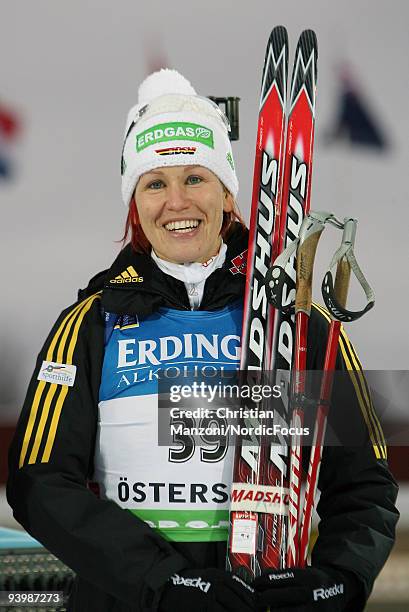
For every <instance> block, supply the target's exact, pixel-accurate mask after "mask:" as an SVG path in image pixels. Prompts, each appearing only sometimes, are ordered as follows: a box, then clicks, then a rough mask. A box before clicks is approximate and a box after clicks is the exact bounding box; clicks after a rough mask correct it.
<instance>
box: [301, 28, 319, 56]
mask: <svg viewBox="0 0 409 612" xmlns="http://www.w3.org/2000/svg"><path fill="white" fill-rule="evenodd" d="M297 48H301V49H302V51H303V52H304V54H305V56H309V55H311V53H312V51H314V52H315V53H314V54H315V61H317V57H318V41H317V35H316V33H315V32H314V30H303V31H302V32H301V34H300V37H299V39H298V44H297Z"/></svg>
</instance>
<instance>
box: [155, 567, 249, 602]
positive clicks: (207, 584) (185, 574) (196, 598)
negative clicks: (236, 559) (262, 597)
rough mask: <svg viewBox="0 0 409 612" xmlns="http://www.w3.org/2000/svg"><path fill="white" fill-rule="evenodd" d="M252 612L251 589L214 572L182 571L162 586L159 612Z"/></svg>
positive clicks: (236, 579)
mask: <svg viewBox="0 0 409 612" xmlns="http://www.w3.org/2000/svg"><path fill="white" fill-rule="evenodd" d="M180 611H181V612H254V611H255V602H254V589H253V588H252V587H251V586H249V585H248V584H246V583H245V582H244V581H243V580H241V578H239V577H238V576H235V575H234V574H232V573H230V572H225V571H223V570H218V569H204V570H182V571H181V572H179V573H178V574H174V575H173V576H171V577H170V578H169V581H168V582H167V583H166V586H165V589H164V591H163V593H162V596H161V599H160V601H159V612H180Z"/></svg>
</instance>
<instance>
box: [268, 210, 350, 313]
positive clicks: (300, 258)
mask: <svg viewBox="0 0 409 612" xmlns="http://www.w3.org/2000/svg"><path fill="white" fill-rule="evenodd" d="M326 223H331V224H332V225H335V226H336V227H338V228H342V227H343V224H342V223H341V222H340V221H338V219H337V218H336V217H335V216H334V215H333V214H332V213H329V212H326V211H316V212H313V211H311V212H310V213H309V214H308V215H306V217H305V218H304V220H303V222H302V224H301V227H300V231H299V236H298V238H297V239H296V240H293V241H292V242H290V244H289V245H288V246H287V247H286V248H285V249H284V250H283V251H282V253H281V254H280V255H279V256H278V257H277V258H276V259H275V261H274V263H273V266H272V267H271V268H270V269H269V270H268V272H267V274H266V278H265V287H266V294H267V299H268V301H269V302H270V304H272V305H273V306H274V307H275V308H277V309H278V310H280V311H281V312H283V313H284V314H288V313H291V312H293V310H294V307H295V310H296V312H301V311H302V312H306V313H307V314H308V315H309V313H310V309H311V284H312V271H313V264H314V258H315V252H316V248H317V244H318V240H319V238H320V236H321V233H322V230H323V229H324V227H325V224H326ZM295 253H297V269H296V270H295V269H294V266H291V270H290V271H289V273H287V271H286V268H287V266H288V264H289V262H290V259H291V258H292V257H293V256H294V255H295ZM295 277H296V278H297V291H295V289H294V286H295Z"/></svg>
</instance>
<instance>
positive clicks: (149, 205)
mask: <svg viewBox="0 0 409 612" xmlns="http://www.w3.org/2000/svg"><path fill="white" fill-rule="evenodd" d="M134 201H135V204H136V209H137V211H138V215H139V219H140V223H141V227H142V231H143V233H144V234H145V236H146V238H147V240H148V242H149V243H150V244H151V246H152V248H153V250H154V251H155V253H156V255H158V257H160V258H162V259H164V260H166V261H170V262H174V263H178V264H184V263H191V262H199V263H205V262H206V261H208V260H209V259H210V258H211V257H214V256H215V255H217V253H218V252H219V250H220V247H221V243H222V237H221V229H222V224H223V213H231V212H232V211H233V207H234V203H233V197H232V195H231V194H230V193H229V192H228V191H227V190H226V188H225V187H224V186H223V184H222V183H221V182H220V180H219V179H218V178H217V176H216V175H215V174H213V172H212V171H211V170H208V169H207V168H204V167H203V166H175V167H173V168H161V169H160V170H151V171H150V172H147V173H146V174H144V175H142V176H141V178H140V179H139V182H138V184H137V186H136V189H135V193H134Z"/></svg>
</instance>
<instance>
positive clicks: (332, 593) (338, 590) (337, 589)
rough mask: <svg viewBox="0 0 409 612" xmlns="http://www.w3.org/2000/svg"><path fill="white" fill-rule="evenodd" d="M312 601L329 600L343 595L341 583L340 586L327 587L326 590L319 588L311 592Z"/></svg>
mask: <svg viewBox="0 0 409 612" xmlns="http://www.w3.org/2000/svg"><path fill="white" fill-rule="evenodd" d="M312 593H313V596H314V601H318V600H319V599H324V600H325V599H329V598H330V597H337V596H338V595H343V594H344V585H343V583H342V582H341V583H340V584H334V586H332V587H329V588H328V589H324V588H322V587H321V588H320V589H314V590H313V592H312Z"/></svg>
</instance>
